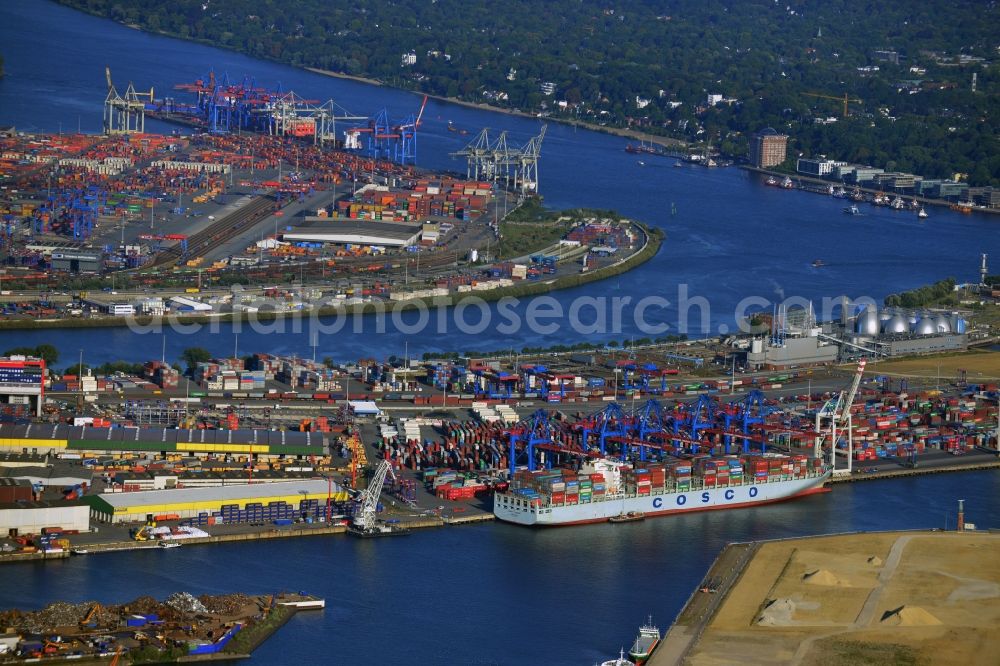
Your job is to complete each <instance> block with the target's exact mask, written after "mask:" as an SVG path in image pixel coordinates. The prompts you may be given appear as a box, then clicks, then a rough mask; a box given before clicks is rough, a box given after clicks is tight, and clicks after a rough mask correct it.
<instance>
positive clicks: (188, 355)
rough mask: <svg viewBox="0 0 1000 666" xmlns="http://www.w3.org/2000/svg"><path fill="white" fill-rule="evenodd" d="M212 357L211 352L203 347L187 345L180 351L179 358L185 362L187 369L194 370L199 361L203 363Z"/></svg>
mask: <svg viewBox="0 0 1000 666" xmlns="http://www.w3.org/2000/svg"><path fill="white" fill-rule="evenodd" d="M211 358H212V352H210V351H208V350H207V349H205V348H203V347H188V348H187V349H185V350H184V351H183V352H181V360H182V361H184V362H185V363H187V369H188V370H189V371H190V370H194V368H195V366H196V365H198V364H199V363H205V362H207V361H209V360H211Z"/></svg>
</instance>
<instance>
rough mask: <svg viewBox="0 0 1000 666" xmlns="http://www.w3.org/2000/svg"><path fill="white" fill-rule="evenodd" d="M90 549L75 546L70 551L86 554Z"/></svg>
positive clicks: (75, 553) (76, 553)
mask: <svg viewBox="0 0 1000 666" xmlns="http://www.w3.org/2000/svg"><path fill="white" fill-rule="evenodd" d="M89 552H90V551H89V550H87V549H86V548H73V549H71V550H70V551H69V554H70V555H86V554H87V553H89Z"/></svg>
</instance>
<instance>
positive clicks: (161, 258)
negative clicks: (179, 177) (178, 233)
mask: <svg viewBox="0 0 1000 666" xmlns="http://www.w3.org/2000/svg"><path fill="white" fill-rule="evenodd" d="M274 202H275V199H274V197H273V196H272V195H270V194H265V195H262V196H259V197H257V198H255V199H254V200H253V201H251V202H250V203H248V204H247V205H245V206H243V207H242V208H240V209H239V210H235V211H233V212H232V213H230V214H229V215H226V216H225V217H223V218H222V219H220V220H218V221H217V222H215V223H213V224H211V225H209V226H208V227H207V228H205V229H203V230H201V231H199V232H198V233H196V234H194V235H193V236H190V237H189V238H188V254H189V255H190V256H192V257H201V256H204V255H205V254H207V253H209V252H211V251H212V250H215V249H216V248H218V247H219V246H220V245H222V244H224V243H226V242H227V241H229V240H230V239H232V238H233V237H234V236H236V235H238V234H240V233H242V232H244V231H247V230H248V229H250V228H251V227H253V226H254V225H256V224H258V223H259V222H260V221H261V220H263V219H264V218H266V217H268V216H269V215H270V214H271V213H273V212H274ZM183 257H184V254H183V251H182V250H181V247H180V246H179V245H175V246H174V247H171V248H168V249H166V250H163V251H162V252H159V253H157V255H156V258H155V259H153V261H151V262H150V263H149V264H147V265H146V266H144V267H143V268H144V269H149V268H166V267H168V266H172V265H174V264H176V263H177V262H178V261H180V260H181V259H182V258H183Z"/></svg>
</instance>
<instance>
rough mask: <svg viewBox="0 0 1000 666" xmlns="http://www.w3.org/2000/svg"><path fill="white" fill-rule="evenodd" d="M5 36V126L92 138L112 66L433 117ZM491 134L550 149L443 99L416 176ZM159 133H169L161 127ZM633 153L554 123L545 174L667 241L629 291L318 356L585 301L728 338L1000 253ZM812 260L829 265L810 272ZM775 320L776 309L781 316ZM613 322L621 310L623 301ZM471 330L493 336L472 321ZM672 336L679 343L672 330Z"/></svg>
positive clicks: (205, 59) (271, 338) (77, 44)
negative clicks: (463, 132)
mask: <svg viewBox="0 0 1000 666" xmlns="http://www.w3.org/2000/svg"><path fill="white" fill-rule="evenodd" d="M0 21H2V23H0V43H2V44H3V47H2V52H3V54H4V57H5V60H6V70H7V76H6V78H4V79H2V80H0V123H4V124H6V123H10V124H14V125H16V126H17V127H18V128H19V129H22V130H25V131H53V132H54V131H59V130H60V128H61V129H62V130H63V131H75V130H76V128H77V126H78V125H79V126H80V127H81V128H82V129H83V130H84V131H89V132H96V131H100V123H101V109H102V103H103V98H104V89H105V88H104V67H105V65H110V67H111V71H112V76H113V77H114V80H115V81H116V82H117V84H118V85H119V87H121V86H124V85H125V84H126V83H127V82H128V81H133V82H134V83H135V85H136V87H137V88H140V89H145V88H149V87H150V86H153V87H154V89H155V90H156V91H159V92H157V95H158V96H159V95H171V94H174V95H184V94H185V93H183V92H180V91H173V90H172V88H173V86H174V85H175V84H177V83H180V82H190V81H194V80H196V79H198V78H201V77H204V76H205V75H206V74H207V72H208V71H209V69H212V68H214V70H215V72H216V75H217V76H222V75H223V74H224V73H225V74H228V75H229V76H230V78H231V79H237V80H241V79H242V78H243V76H244V75H251V76H253V77H254V78H255V80H256V82H257V83H258V85H263V86H270V87H276V86H278V85H279V84H280V85H281V86H282V88H283V90H285V91H288V90H294V91H296V92H297V93H299V94H300V95H302V96H303V97H306V98H312V99H329V98H333V99H334V100H335V101H336V102H337V103H339V104H340V105H342V106H343V107H344V108H346V109H349V110H351V112H352V113H356V114H374V113H375V112H376V111H378V110H379V109H381V108H387V109H388V110H389V113H390V115H391V116H394V117H403V116H404V115H406V114H408V113H411V112H415V111H416V109H417V108H418V107H419V104H420V97H419V96H417V95H414V94H411V93H406V92H400V91H396V90H390V89H387V88H382V87H376V86H371V85H366V84H362V83H357V82H353V81H347V80H341V79H333V78H329V77H325V76H321V75H318V74H313V73H310V72H306V71H303V70H299V69H295V68H291V67H286V66H283V65H277V64H274V63H270V62H264V61H259V60H254V59H252V58H248V57H245V56H241V55H238V54H234V53H230V52H227V51H222V50H219V49H215V48H212V47H208V46H203V45H198V44H189V43H185V42H181V41H178V40H174V39H170V38H166V37H157V36H152V35H148V34H144V33H141V32H138V31H136V30H131V29H128V28H125V27H123V26H120V25H116V24H114V23H111V22H109V21H104V20H101V19H98V18H94V17H91V16H87V15H83V14H79V13H77V12H74V11H72V10H69V9H65V8H62V7H59V6H57V5H54V4H51V3H48V2H29V1H27V0H13V1H11V2H6V3H3V5H2V6H0ZM449 120H450V121H452V122H454V124H455V125H456V126H458V127H462V128H468V129H469V130H470V135H469V137H460V136H458V135H457V133H454V132H449V131H447V123H448V121H449ZM482 127H490V128H491V129H495V130H503V129H506V130H508V132H509V134H510V137H511V139H512V142H513V143H521V142H524V141H526V140H527V139H528V138H529V137H531V136H532V135H534V134H537V133H538V131H539V129H540V127H541V125H540V121H539V120H537V119H533V118H522V117H515V116H510V115H505V114H498V113H490V112H485V111H480V110H476V109H469V108H466V107H461V106H457V105H453V104H448V103H445V102H440V101H436V100H431V101H430V102H429V103H428V106H427V110H426V112H425V116H424V123H423V125H422V126H421V131H420V135H419V139H418V141H419V147H418V163H419V164H420V165H421V166H425V167H430V168H439V169H453V170H463V169H464V163H463V162H462V161H459V160H455V159H452V158H451V157H449V153H451V152H453V151H456V150H458V149H460V148H461V147H462V145H463V143H464V142H465V141H468V140H469V138H470V137H471V136H472V135H474V134H475V132H476V131H477V130H478V129H479V128H482ZM151 129H153V130H156V129H160V130H168V129H170V128H168V127H166V126H162V125H157V124H156V123H152V124H151ZM625 144H626V141H625V140H624V139H621V138H618V137H612V136H610V135H606V134H601V133H596V132H590V131H584V130H575V129H573V128H571V127H567V126H564V125H561V124H556V123H551V124H549V128H548V133H547V136H546V137H545V142H544V144H543V148H542V158H541V163H540V177H539V179H540V191H541V193H542V194H543V195H544V197H545V200H546V203H547V204H548V205H551V206H554V207H560V208H564V207H571V206H588V207H594V208H602V209H614V210H617V211H619V212H621V213H622V214H624V215H627V216H631V217H634V218H636V219H639V220H643V221H645V222H648V223H649V224H652V225H655V226H658V227H660V228H662V229H663V230H664V231H665V232H666V235H667V238H666V242H665V243H664V246H663V248H662V249H661V251H660V253H659V255H658V256H657V257H655V258H654V259H653V260H651V261H649V262H648V263H647V264H645V265H644V266H642V267H641V268H639V269H637V270H635V271H632V272H631V273H629V274H628V275H627V276H621V277H620V278H611V279H608V280H606V281H604V282H601V283H599V284H596V285H586V286H583V287H580V288H577V289H572V290H566V291H563V292H560V293H558V294H555V295H554V299H555V302H556V305H557V307H561V308H562V309H563V312H564V315H566V316H563V317H562V318H556V319H555V320H554V321H555V323H557V324H559V326H558V327H557V328H555V329H554V330H550V331H546V330H545V329H544V328H543V329H539V327H530V326H526V325H522V326H520V327H516V330H514V331H513V332H511V331H508V330H502V331H499V330H497V326H496V324H497V322H498V321H499V317H498V315H497V311H496V307H495V306H491V307H490V308H489V315H490V316H491V319H490V325H489V326H486V327H485V329H484V330H476V328H475V327H474V326H468V327H465V328H464V329H463V328H462V327H459V326H456V325H454V323H453V322H451V324H450V325H448V326H446V327H445V328H444V329H442V330H439V329H438V327H436V326H434V327H431V329H428V331H427V332H426V333H424V334H410V335H404V334H403V333H401V332H399V330H397V327H396V326H394V325H393V323H392V322H391V321H390V322H389V323H388V325H387V327H386V330H385V332H384V333H383V332H381V331H380V330H379V329H377V328H376V327H375V324H374V322H373V321H371V319H370V318H369V319H368V320H367V321H366V323H365V325H364V329H363V334H361V335H359V334H356V333H354V332H352V331H353V329H352V327H345V328H344V329H342V330H340V331H339V332H336V333H330V332H321V333H320V334H319V335H318V338H317V345H318V349H317V353H318V354H319V355H320V356H333V357H336V358H338V359H341V360H347V359H354V358H358V357H367V356H373V357H376V358H382V357H385V356H388V355H390V354H398V355H401V354H402V353H403V348H404V343H407V342H408V344H409V351H410V353H411V354H420V353H422V352H425V351H440V350H465V349H478V350H484V349H508V348H510V347H513V348H515V349H520V348H521V347H524V346H538V345H542V344H554V343H559V342H565V341H567V340H572V339H574V338H575V339H579V338H580V334H579V333H578V332H575V331H574V329H573V327H572V326H571V324H572V320H571V319H570V318H569V317H568V311H569V306H570V304H571V303H572V302H573V300H574V299H576V298H578V297H581V296H585V295H591V296H595V297H605V298H608V299H611V298H614V297H619V298H629V299H632V302H631V304H629V305H626V306H625V308H624V310H623V312H624V316H623V317H622V323H621V325H620V326H618V327H614V326H611V325H610V324H609V326H607V327H603V328H602V331H604V332H601V333H596V334H594V333H591V334H589V336H588V337H589V338H590V339H598V340H605V341H606V340H619V341H620V340H624V339H627V338H629V337H644V336H646V335H649V331H650V328H649V327H650V326H653V327H659V328H656V329H655V330H654V333H655V335H662V334H667V333H675V332H678V330H681V325H682V323H683V322H684V321H688V322H689V324H688V325H687V326H686V327H684V328H683V330H681V332H686V333H688V334H689V335H692V336H698V335H704V334H713V335H714V334H718V333H719V332H721V331H724V330H732V329H733V327H734V322H735V313H736V311H737V307H738V306H739V304H740V303H741V301H744V299H746V298H748V297H757V298H759V299H764V300H765V301H766V302H768V303H776V302H780V301H781V300H783V299H785V298H790V297H801V298H805V299H810V300H811V301H813V302H814V303H815V308H816V311H817V312H819V313H822V312H823V307H822V300H823V299H824V298H834V297H837V296H839V295H841V294H846V295H849V296H851V297H853V298H860V297H864V296H870V297H872V298H875V299H876V300H879V301H880V300H881V299H882V298H883V297H884V296H885V295H887V294H889V293H893V292H896V291H900V290H904V289H908V288H912V287H915V286H919V285H922V284H927V283H929V282H933V281H935V280H938V279H941V278H943V277H948V276H954V277H956V278H957V279H959V280H960V281H965V280H974V279H976V278H977V277H978V274H977V269H978V266H979V255H980V253H982V252H987V253H990V254H991V255H994V256H1000V235H998V234H997V233H996V231H995V229H996V224H997V222H998V221H997V220H996V219H994V218H992V217H990V216H981V215H968V216H966V215H960V214H958V213H954V212H952V211H948V210H946V209H937V208H934V209H931V211H930V212H931V217H930V218H929V219H928V220H925V221H923V222H921V221H918V219H917V217H916V215H914V214H912V213H899V212H891V211H888V210H881V209H879V210H876V209H870V210H869V211H868V212H869V214H867V215H865V216H863V217H860V218H859V217H852V216H848V215H844V214H843V213H842V212H841V209H842V207H843V205H844V202H843V201H841V200H837V199H833V198H830V197H823V196H817V195H813V194H809V193H805V192H798V191H784V190H781V189H778V188H772V187H767V186H765V185H762V184H761V182H760V178H759V177H758V176H754V175H750V174H748V173H746V172H744V171H742V170H738V169H733V168H730V169H715V170H709V169H704V168H700V167H692V166H685V167H684V168H674V167H673V166H672V165H673V160H670V159H667V158H657V157H651V156H646V157H645V158H644V159H643V160H642V162H644V163H645V164H644V165H640V164H639V163H638V162H639V160H637V159H636V157H635V156H634V155H629V154H627V153H625V152H624V150H623V148H624V146H625ZM674 208H675V209H676V214H673V210H674ZM815 259H822V260H823V261H824V262H825V264H826V265H825V266H823V267H821V268H814V267H813V266H812V262H813V261H814V260H815ZM650 295H656V296H660V297H662V298H664V299H666V301H668V302H669V305H666V306H664V305H663V303H662V301H658V302H657V303H655V304H654V305H653V306H652V307H649V308H648V309H646V310H645V311H643V312H642V313H640V314H641V315H642V316H641V318H640V317H637V316H636V312H635V311H634V310H633V309H632V306H634V305H635V303H637V302H638V301H639V299H641V298H642V297H644V296H650ZM685 295H686V298H687V300H686V301H685ZM698 298H704V299H705V300H706V301H707V304H708V307H707V308H706V309H705V310H702V309H701V308H700V307H698V306H697V303H696V302H694V301H693V300H692V299H698ZM685 303H688V305H685ZM763 307H764V309H766V310H769V309H770V307H771V306H770V305H763ZM525 308H526V304H524V303H522V304H520V305H519V306H518V307H516V308H514V309H513V311H514V312H516V313H518V314H519V315H520V318H521V319H522V321H523V320H524V319H525V318H524V316H523V315H524V313H525ZM601 311H602V312H611V304H610V301H609V302H608V305H607V306H606V307H605V306H602V307H601ZM703 311H704V312H705V321H702V317H703V314H702V313H703ZM588 312H590V310H586V311H584V312H583V313H582V314H581V315H580V317H579V319H581V320H582V321H583V323H589V322H590V321H593V320H594V319H595V318H596V314H595V315H593V316H590V318H588ZM640 319H641V320H640ZM449 321H451V320H449ZM466 321H468V322H469V323H471V324H476V323H477V322H479V321H480V320H479V318H478V315H477V314H476V311H475V310H472V311H470V313H469V314H468V315H467V317H466ZM547 321H551V320H547ZM609 321H610V318H609ZM643 322H645V324H648V326H643ZM664 324H666V325H667V326H669V328H668V329H663V328H662V325H664ZM307 329H308V327H305V328H303V332H301V333H298V334H295V333H290V332H289V330H290V327H288V328H286V329H285V333H283V334H272V333H270V332H266V333H257V332H255V331H252V330H246V331H245V332H244V333H243V334H241V335H240V349H241V350H252V351H268V352H275V353H309V352H310V351H311V350H310V343H311V341H312V337H311V336H310V334H309V332H308V330H307ZM470 331H471V332H470ZM233 338H234V336H233V334H232V332H231V329H230V328H229V327H228V326H223V327H221V329H220V331H218V332H216V333H212V332H210V331H201V332H199V333H194V334H180V333H177V332H172V333H170V334H168V341H167V351H168V356H174V357H176V355H177V354H179V352H180V351H181V350H182V349H184V348H185V347H189V346H193V345H200V346H205V347H208V348H209V349H210V350H212V351H213V352H215V353H220V354H221V353H228V351H229V350H231V349H232V348H233V343H234V339H233ZM15 339H16V340H19V341H20V340H23V341H24V342H26V343H31V342H36V343H37V342H38V341H42V340H44V341H48V342H51V343H53V344H56V345H57V346H58V347H60V348H61V349H64V350H65V351H66V352H67V356H68V355H69V354H70V353H71V354H72V355H73V356H74V358H75V355H76V352H77V350H78V349H80V348H84V349H85V350H86V356H87V359H90V360H91V361H92V362H101V361H105V360H109V359H111V358H118V357H125V358H127V359H128V360H132V361H140V360H145V359H146V358H147V357H148V353H147V351H148V347H153V348H155V349H157V350H158V349H159V348H160V343H159V341H155V342H151V343H149V345H148V346H147V345H145V344H144V345H135V344H130V343H129V340H131V339H132V335H131V333H129V332H128V331H121V332H109V331H106V330H96V331H93V330H79V331H67V332H48V331H45V332H30V333H21V332H19V333H0V347H2V346H3V345H4V344H7V343H8V341H11V340H15ZM109 342H110V343H111V344H109Z"/></svg>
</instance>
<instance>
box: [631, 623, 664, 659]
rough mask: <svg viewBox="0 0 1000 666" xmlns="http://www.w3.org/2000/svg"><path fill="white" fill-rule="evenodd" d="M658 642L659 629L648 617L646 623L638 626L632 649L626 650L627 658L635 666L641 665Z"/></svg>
mask: <svg viewBox="0 0 1000 666" xmlns="http://www.w3.org/2000/svg"><path fill="white" fill-rule="evenodd" d="M659 643H660V629H659V627H657V626H656V625H654V624H653V618H652V617H650V618H649V620H648V621H647V622H646V624H644V625H642V626H641V627H639V635H638V636H636V637H635V642H634V643H632V649H631V650H629V651H628V656H629V659H631V660H632V663H634V664H635V665H636V666H642V665H643V664H645V663H646V661H647V660H648V659H649V655H651V654H652V653H653V650H655V649H656V646H657V645H659Z"/></svg>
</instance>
